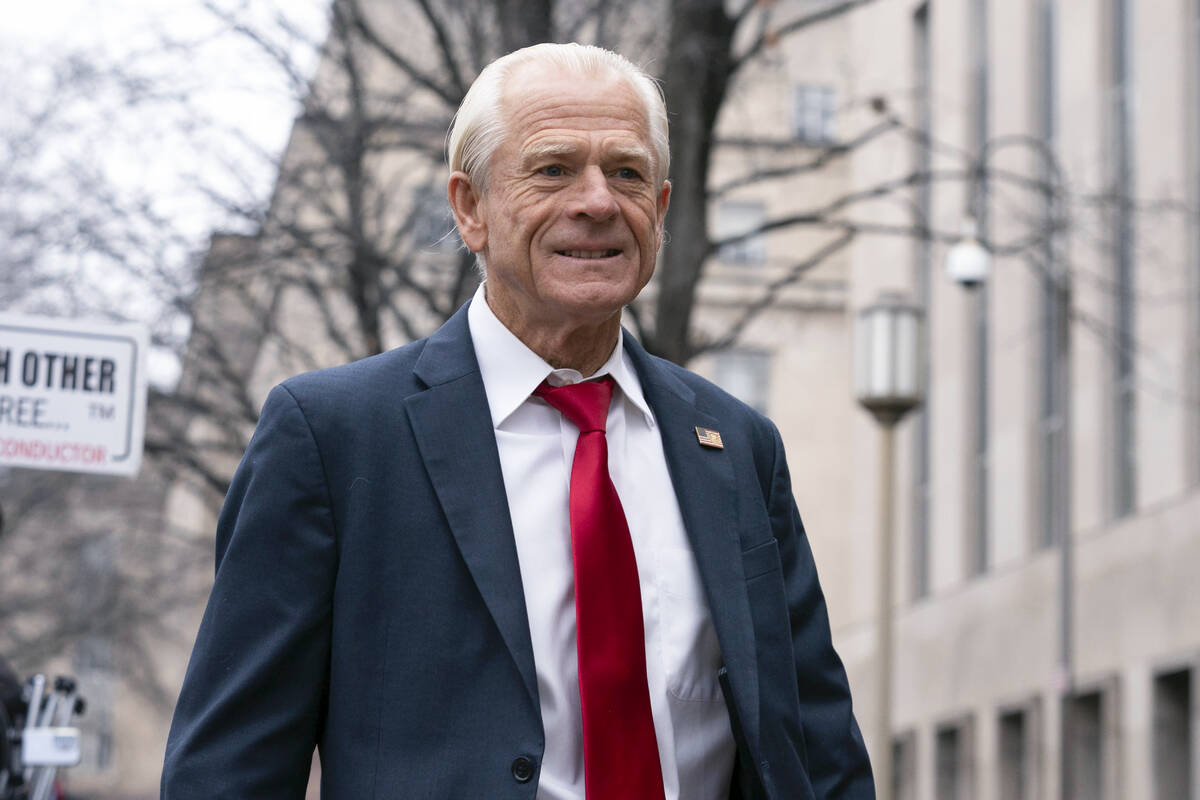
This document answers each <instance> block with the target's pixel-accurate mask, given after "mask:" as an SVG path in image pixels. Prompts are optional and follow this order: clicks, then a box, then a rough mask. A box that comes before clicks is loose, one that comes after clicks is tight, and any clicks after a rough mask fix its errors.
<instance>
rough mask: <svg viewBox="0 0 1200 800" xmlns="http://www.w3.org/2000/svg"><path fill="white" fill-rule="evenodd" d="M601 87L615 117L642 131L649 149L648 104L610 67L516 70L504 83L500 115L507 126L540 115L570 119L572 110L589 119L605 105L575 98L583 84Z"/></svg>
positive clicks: (532, 65) (531, 66) (540, 65)
mask: <svg viewBox="0 0 1200 800" xmlns="http://www.w3.org/2000/svg"><path fill="white" fill-rule="evenodd" d="M583 82H586V83H587V84H589V88H597V87H598V88H600V89H601V91H602V94H603V95H605V96H606V97H608V98H611V100H612V108H613V114H614V115H615V116H616V117H618V118H619V119H621V120H623V121H624V123H625V124H627V125H629V126H630V128H631V129H636V130H638V131H639V132H640V135H641V136H642V138H644V139H645V144H646V145H647V146H650V120H649V119H648V118H647V114H646V108H645V103H644V102H643V101H642V98H641V95H639V94H638V91H637V88H636V87H635V86H634V85H633V82H632V81H631V80H630V79H629V76H627V75H624V74H622V73H621V72H620V71H618V70H616V69H614V68H613V67H609V66H599V67H596V68H584V69H579V68H572V67H567V66H561V65H558V64H553V63H539V62H531V63H526V64H520V65H518V66H516V67H514V68H513V70H512V71H511V72H510V73H509V74H508V76H507V79H506V80H505V81H504V87H503V91H502V93H501V96H500V113H501V119H502V120H503V124H504V127H505V129H506V130H507V131H509V132H511V131H512V130H513V128H514V126H518V125H521V124H522V123H528V122H530V121H532V120H535V119H536V118H537V117H538V116H558V117H559V118H560V119H563V118H565V119H569V118H570V116H571V114H572V110H574V109H582V110H584V111H585V112H586V113H587V115H588V116H594V115H596V114H600V113H603V111H604V105H605V104H604V103H603V102H601V103H600V104H594V103H593V104H592V105H589V106H586V107H584V104H582V103H580V102H579V101H578V100H577V99H576V98H575V95H576V94H577V92H578V88H579V86H580V85H581V83H583Z"/></svg>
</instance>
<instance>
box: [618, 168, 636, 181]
mask: <svg viewBox="0 0 1200 800" xmlns="http://www.w3.org/2000/svg"><path fill="white" fill-rule="evenodd" d="M617 177H619V178H623V179H625V180H627V181H636V180H639V179H640V178H641V177H642V173H640V172H638V171H637V170H636V169H634V168H633V167H621V168H620V169H619V170H617Z"/></svg>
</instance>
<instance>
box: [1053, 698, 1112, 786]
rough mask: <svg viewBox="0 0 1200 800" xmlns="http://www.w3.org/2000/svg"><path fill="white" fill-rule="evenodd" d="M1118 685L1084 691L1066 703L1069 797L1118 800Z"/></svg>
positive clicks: (1064, 708)
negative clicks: (1116, 703)
mask: <svg viewBox="0 0 1200 800" xmlns="http://www.w3.org/2000/svg"><path fill="white" fill-rule="evenodd" d="M1115 701H1116V691H1115V687H1110V688H1105V689H1097V690H1094V691H1087V692H1080V693H1078V694H1076V695H1074V696H1073V697H1071V698H1069V699H1068V700H1067V702H1066V703H1064V704H1063V720H1062V723H1063V725H1064V726H1065V730H1064V731H1063V740H1064V742H1065V743H1066V748H1067V759H1068V760H1067V764H1066V766H1067V774H1066V775H1064V776H1063V777H1064V779H1065V781H1064V782H1065V784H1066V785H1065V786H1064V789H1065V791H1064V792H1063V796H1064V797H1065V798H1067V800H1117V794H1116V762H1117V755H1118V748H1117V722H1116V713H1115V711H1116V710H1115V708H1114V705H1115Z"/></svg>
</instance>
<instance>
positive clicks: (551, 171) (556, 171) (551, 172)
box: [542, 164, 566, 178]
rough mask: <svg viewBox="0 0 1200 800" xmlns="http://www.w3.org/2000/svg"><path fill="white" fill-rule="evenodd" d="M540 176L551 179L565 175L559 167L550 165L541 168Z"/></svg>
mask: <svg viewBox="0 0 1200 800" xmlns="http://www.w3.org/2000/svg"><path fill="white" fill-rule="evenodd" d="M542 174H543V175H546V176H548V177H551V178H561V177H562V176H563V175H565V174H566V173H565V172H564V171H563V168H562V166H561V165H559V164H551V165H549V166H546V167H542Z"/></svg>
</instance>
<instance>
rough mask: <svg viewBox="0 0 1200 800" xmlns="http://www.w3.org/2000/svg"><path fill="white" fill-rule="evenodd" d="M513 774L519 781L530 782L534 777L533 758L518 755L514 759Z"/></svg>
mask: <svg viewBox="0 0 1200 800" xmlns="http://www.w3.org/2000/svg"><path fill="white" fill-rule="evenodd" d="M512 775H513V777H514V778H516V779H517V783H529V781H530V779H532V778H533V759H532V758H529V757H528V756H517V757H516V758H515V759H513V763H512Z"/></svg>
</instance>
